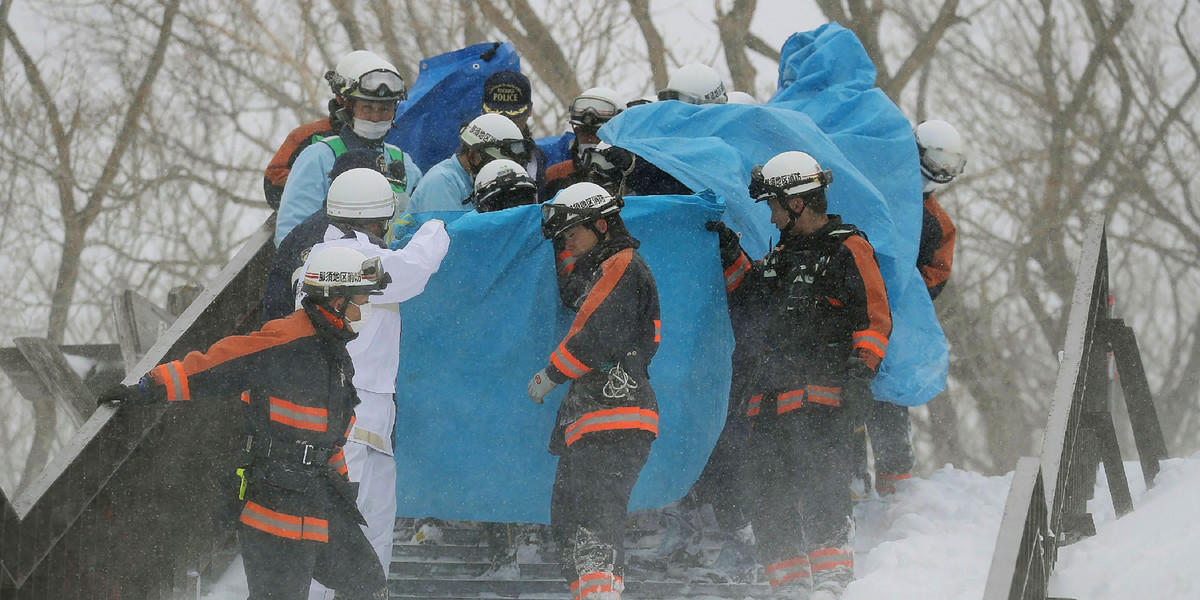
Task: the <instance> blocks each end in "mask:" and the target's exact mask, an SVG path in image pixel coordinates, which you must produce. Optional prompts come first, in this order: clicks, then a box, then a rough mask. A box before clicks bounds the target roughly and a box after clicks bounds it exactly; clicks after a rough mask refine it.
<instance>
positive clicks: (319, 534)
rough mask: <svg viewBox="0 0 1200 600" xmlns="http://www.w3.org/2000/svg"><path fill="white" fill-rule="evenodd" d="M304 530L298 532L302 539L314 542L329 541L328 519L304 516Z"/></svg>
mask: <svg viewBox="0 0 1200 600" xmlns="http://www.w3.org/2000/svg"><path fill="white" fill-rule="evenodd" d="M303 527H304V531H303V532H302V533H301V534H300V539H302V540H312V541H314V542H328V541H329V521H326V520H325V519H317V518H314V517H304V526H303Z"/></svg>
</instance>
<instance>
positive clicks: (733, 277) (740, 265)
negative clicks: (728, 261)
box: [725, 252, 750, 292]
mask: <svg viewBox="0 0 1200 600" xmlns="http://www.w3.org/2000/svg"><path fill="white" fill-rule="evenodd" d="M749 272H750V259H749V258H747V257H746V253H745V252H743V253H741V255H740V256H738V259H737V260H735V261H733V264H732V265H729V268H728V269H725V291H726V292H732V291H733V290H736V289H737V288H738V286H740V285H742V280H743V279H745V278H746V274H747V273H749Z"/></svg>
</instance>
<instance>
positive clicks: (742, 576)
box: [712, 525, 758, 583]
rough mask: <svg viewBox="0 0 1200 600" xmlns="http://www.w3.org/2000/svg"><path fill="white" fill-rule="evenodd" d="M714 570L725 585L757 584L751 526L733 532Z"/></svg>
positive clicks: (714, 563)
mask: <svg viewBox="0 0 1200 600" xmlns="http://www.w3.org/2000/svg"><path fill="white" fill-rule="evenodd" d="M712 568H713V570H714V571H716V572H717V574H718V575H719V576H720V577H721V578H722V579H724V582H725V583H755V582H756V581H757V580H758V563H757V562H756V561H755V558H754V530H753V529H752V528H751V527H750V525H746V526H745V527H742V528H741V529H739V530H737V531H735V532H733V534H731V535H730V536H729V539H727V540H725V543H724V544H722V545H721V553H720V554H719V555H717V560H716V561H714V562H713V565H712Z"/></svg>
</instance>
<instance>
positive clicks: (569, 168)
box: [546, 157, 587, 198]
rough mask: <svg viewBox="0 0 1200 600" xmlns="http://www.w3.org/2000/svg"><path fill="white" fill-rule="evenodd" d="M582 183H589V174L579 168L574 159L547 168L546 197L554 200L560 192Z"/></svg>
mask: <svg viewBox="0 0 1200 600" xmlns="http://www.w3.org/2000/svg"><path fill="white" fill-rule="evenodd" d="M581 181H587V172H586V171H584V170H583V169H581V168H579V165H578V164H576V159H575V158H574V157H572V158H568V159H567V160H564V161H562V162H558V163H554V164H552V165H550V166H549V167H546V197H547V198H553V197H554V195H555V194H557V193H558V192H560V191H562V190H564V189H566V188H568V187H570V186H572V185H574V184H576V183H579V182H581Z"/></svg>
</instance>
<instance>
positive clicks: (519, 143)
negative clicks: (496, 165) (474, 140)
mask: <svg viewBox="0 0 1200 600" xmlns="http://www.w3.org/2000/svg"><path fill="white" fill-rule="evenodd" d="M531 143H532V142H530V141H529V140H523V139H522V140H499V141H497V142H495V143H492V144H487V145H480V147H478V150H479V151H480V152H481V153H482V154H486V155H487V156H490V157H492V158H507V159H509V160H512V161H514V162H516V163H517V164H521V165H527V164H529V161H530V160H532V159H533V148H531V147H530V144H531Z"/></svg>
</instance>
